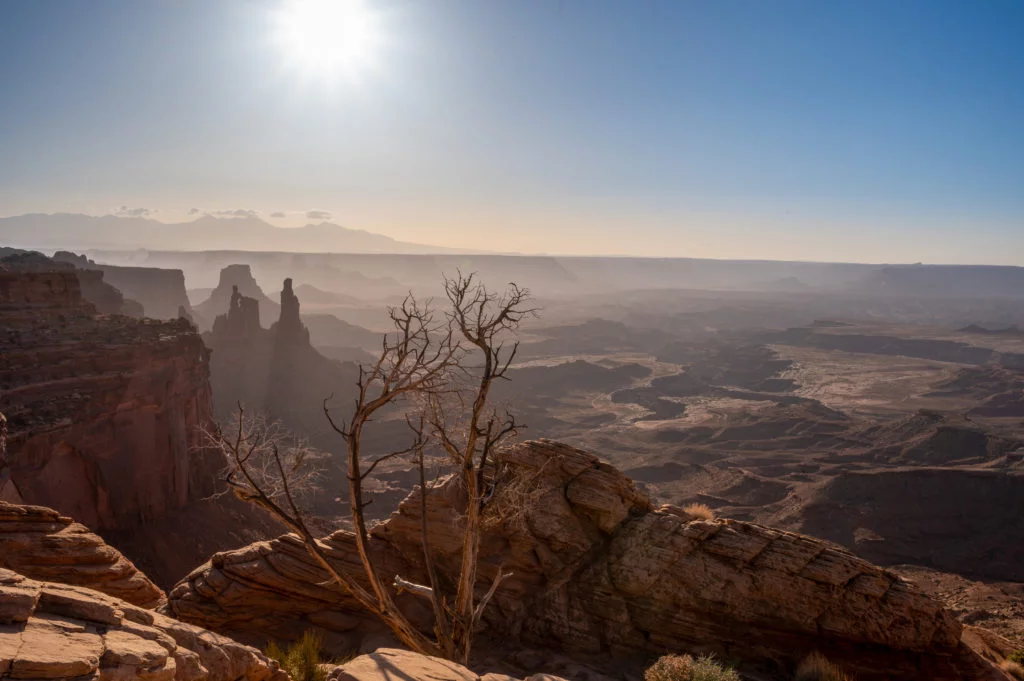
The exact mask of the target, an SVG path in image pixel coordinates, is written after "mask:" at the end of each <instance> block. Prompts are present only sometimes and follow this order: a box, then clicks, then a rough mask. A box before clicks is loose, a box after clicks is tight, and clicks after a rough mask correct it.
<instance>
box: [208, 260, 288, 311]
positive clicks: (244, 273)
mask: <svg viewBox="0 0 1024 681" xmlns="http://www.w3.org/2000/svg"><path fill="white" fill-rule="evenodd" d="M238 293H240V294H241V295H243V296H245V297H246V298H252V299H253V300H255V301H256V304H257V306H258V307H259V311H260V315H261V316H262V317H263V318H264V319H277V317H278V316H279V315H280V314H281V308H280V306H279V305H278V304H277V303H275V302H274V301H272V300H271V299H270V298H268V297H267V295H266V294H265V293H264V292H263V289H261V288H260V285H259V284H258V283H256V279H255V278H253V276H252V270H251V269H250V267H249V266H248V265H228V266H227V267H225V268H224V269H222V270H221V271H220V281H219V282H218V283H217V287H216V288H215V289H213V291H212V292H211V293H210V297H209V298H208V299H206V300H205V301H203V302H202V303H199V304H198V305H196V307H195V310H196V312H198V313H199V315H200V316H201V317H202V318H203V319H205V320H207V322H208V323H209V322H212V320H215V319H216V318H217V317H219V316H220V315H224V314H229V313H230V308H231V305H232V304H233V301H234V300H235V296H236V295H237V294H238Z"/></svg>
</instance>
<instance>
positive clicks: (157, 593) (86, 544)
mask: <svg viewBox="0 0 1024 681" xmlns="http://www.w3.org/2000/svg"><path fill="white" fill-rule="evenodd" d="M0 568H8V569H10V570H14V571H15V572H17V573H19V574H21V575H24V576H26V577H30V578H32V579H38V580H44V581H51V582H62V583H65V584H74V585H77V586H84V587H88V588H90V589H94V590H96V591H100V592H102V593H105V594H107V595H108V596H113V597H115V598H119V599H121V600H123V601H126V602H128V603H131V604H132V605H137V606H139V607H142V608H156V607H158V606H160V605H163V604H164V603H166V602H167V598H166V596H165V595H164V592H163V591H161V590H160V589H159V588H157V586H156V585H155V584H153V582H151V581H150V580H149V578H148V577H147V576H146V575H144V574H143V573H142V572H140V571H139V570H138V569H136V567H135V565H134V564H133V563H132V562H131V561H130V560H128V559H127V558H125V557H124V556H123V555H121V552H120V551H118V550H117V549H115V548H114V547H112V546H110V545H108V544H107V543H106V542H105V541H103V539H102V538H100V537H99V536H98V535H95V534H93V533H92V532H90V531H89V530H88V528H86V527H85V526H84V525H81V524H79V523H76V522H74V521H73V520H71V518H68V517H66V516H63V515H61V514H60V513H58V512H57V511H54V510H53V509H49V508H43V507H41V506H17V505H14V504H8V503H4V502H0Z"/></svg>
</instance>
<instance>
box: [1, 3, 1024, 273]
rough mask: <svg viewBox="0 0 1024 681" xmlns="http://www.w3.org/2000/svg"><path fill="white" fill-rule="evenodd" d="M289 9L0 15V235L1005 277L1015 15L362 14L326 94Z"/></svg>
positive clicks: (1022, 13) (570, 9)
mask: <svg viewBox="0 0 1024 681" xmlns="http://www.w3.org/2000/svg"><path fill="white" fill-rule="evenodd" d="M298 1H299V0H224V1H216V0H201V1H200V0H181V1H179V2H170V1H163V2H160V1H153V2H138V1H137V0H94V1H92V2H65V1H61V0H32V1H31V2H11V1H8V2H0V92H2V93H3V95H4V96H3V99H2V104H0V158H2V159H3V162H2V163H0V215H10V214H18V213H23V212H53V211H72V212H89V213H96V214H101V213H107V212H110V211H111V210H113V209H114V208H115V207H118V206H129V207H131V208H139V209H148V210H150V211H154V212H153V213H152V215H153V217H155V218H157V219H161V220H167V221H173V220H180V219H185V217H186V216H187V211H188V210H189V209H191V208H199V209H200V210H202V211H215V210H235V209H244V210H254V211H258V212H259V213H261V214H262V215H264V216H265V217H266V218H267V219H268V220H269V221H271V222H273V223H275V224H280V225H282V226H288V225H297V224H301V223H304V222H306V221H307V220H306V217H305V214H306V212H307V211H309V210H313V209H316V210H323V211H328V212H329V213H331V214H332V215H333V219H334V221H335V222H338V223H339V224H343V225H346V226H350V227H355V228H361V229H367V230H370V231H376V232H380V233H383V234H388V235H390V236H393V237H396V238H399V239H405V240H411V241H419V242H424V243H433V244H444V245H458V246H463V247H471V248H486V249H493V250H501V251H522V252H550V253H579V254H590V253H616V254H631V255H658V256H666V255H679V256H696V257H704V256H707V257H741V258H750V257H755V258H785V259H814V260H858V261H874V262H881V261H888V262H894V261H911V262H916V261H923V262H978V263H982V262H991V263H1007V264H1020V265H1024V2H1020V1H1019V0H985V1H983V2H969V1H967V0H964V1H963V2H947V1H944V0H929V1H924V0H920V1H919V0H890V1H888V2H880V1H874V0H858V1H846V0H828V1H821V0H814V1H812V0H806V1H803V0H714V1H712V0H707V1H703V2H688V1H686V0H665V1H658V2H655V1H650V2H645V1H642V0H640V1H637V2H625V1H622V2H598V1H596V0H561V1H559V0H550V1H547V2H541V1H534V0H517V1H516V2H478V1H476V0H464V1H455V0H445V1H441V0H438V1H436V2H412V1H406V2H399V1H394V0H379V1H376V2H375V1H374V0H366V5H367V7H368V8H369V11H370V12H372V14H373V16H374V21H375V25H376V26H377V29H378V30H377V33H378V34H379V37H380V40H379V41H378V43H377V44H376V45H374V46H373V49H372V53H368V54H367V55H366V56H365V61H364V62H363V63H362V64H361V66H360V68H359V69H358V71H357V72H356V73H355V74H344V75H338V74H335V75H334V76H331V75H329V74H327V73H325V72H323V71H318V70H317V69H315V68H308V67H305V66H303V65H302V64H297V63H296V60H295V58H294V57H295V55H294V54H289V48H288V46H285V45H282V44H280V41H278V40H276V39H275V36H276V35H277V33H276V31H277V29H278V24H279V22H280V21H281V17H282V16H287V13H288V12H289V11H292V10H291V9H290V8H291V7H292V6H293V3H295V2H298ZM275 212H283V213H285V215H286V217H285V218H271V217H270V215H271V214H272V213H275Z"/></svg>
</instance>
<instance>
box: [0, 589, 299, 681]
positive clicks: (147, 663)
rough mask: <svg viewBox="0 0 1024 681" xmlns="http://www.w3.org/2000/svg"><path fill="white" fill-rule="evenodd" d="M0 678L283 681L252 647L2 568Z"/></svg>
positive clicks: (113, 600)
mask: <svg viewBox="0 0 1024 681" xmlns="http://www.w3.org/2000/svg"><path fill="white" fill-rule="evenodd" d="M0 678H4V679H8V678H12V679H97V678H98V679H110V680H112V681H113V680H116V679H146V680H147V681H172V680H173V681H288V677H287V675H286V674H284V672H282V671H281V670H280V669H279V668H278V667H277V663H275V662H273V661H271V660H269V659H267V658H266V657H264V656H263V654H262V653H260V652H259V651H258V650H256V649H254V648H250V647H248V646H244V645H242V644H240V643H236V642H235V641H232V640H231V639H228V638H225V637H223V636H218V635H217V634H213V633H210V632H208V631H205V630H203V629H200V628H198V627H194V626H192V625H189V624H184V623H182V622H178V621H175V620H173V619H171V618H169V617H164V616H163V615H160V614H157V613H154V612H152V611H150V610H145V609H143V608H139V607H136V606H133V605H131V604H130V603H126V602H124V601H121V600H118V599H116V598H111V597H110V596H106V595H104V594H101V593H99V592H97V591H93V590H91V589H85V588H82V587H76V586H69V585H66V584H54V583H52V582H39V581H35V580H31V579H28V578H26V577H23V576H21V575H19V574H17V573H15V572H12V571H10V570H3V569H0Z"/></svg>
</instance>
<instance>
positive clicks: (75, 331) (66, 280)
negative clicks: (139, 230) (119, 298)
mask: <svg viewBox="0 0 1024 681" xmlns="http://www.w3.org/2000/svg"><path fill="white" fill-rule="evenodd" d="M0 329H3V332H2V333H0V404H3V409H4V413H5V414H6V416H7V420H8V450H9V453H8V460H9V471H8V477H9V479H8V480H7V483H6V485H5V487H4V489H3V490H2V491H0V498H4V499H6V500H9V501H23V502H25V503H33V504H39V505H43V506H49V507H52V508H54V509H56V510H58V511H60V512H62V513H64V514H66V515H69V516H72V517H74V518H76V519H78V520H80V521H81V522H83V523H84V524H86V525H88V526H89V527H90V528H93V529H97V530H103V529H107V528H119V527H130V526H134V525H136V524H138V523H140V522H145V521H147V520H149V519H152V518H156V517H159V516H161V515H162V514H164V513H166V512H167V511H169V510H171V509H174V508H178V507H180V506H182V505H184V504H186V503H187V502H189V501H190V500H193V499H197V498H200V497H203V496H206V495H209V494H210V493H211V492H213V491H214V489H215V485H216V483H217V477H218V472H219V470H220V469H221V468H222V467H223V464H222V458H221V457H220V456H219V454H218V453H216V452H213V451H211V450H207V449H204V448H203V447H202V446H201V442H200V436H199V428H200V427H202V426H205V425H207V424H209V423H210V421H211V418H212V410H211V395H210V387H209V363H208V361H209V354H208V352H207V350H206V348H205V346H204V345H203V342H202V339H201V338H200V337H199V335H198V334H197V333H196V331H195V329H194V328H193V327H192V326H191V325H190V324H189V323H188V322H186V321H175V322H155V321H152V320H147V319H143V320H139V319H130V318H127V317H108V316H102V315H96V314H95V310H94V308H93V307H92V306H91V305H90V304H88V303H86V302H85V301H84V300H83V299H82V297H81V289H80V286H79V281H78V277H77V275H76V273H75V272H74V271H65V270H59V271H58V270H54V271H50V272H0Z"/></svg>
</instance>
